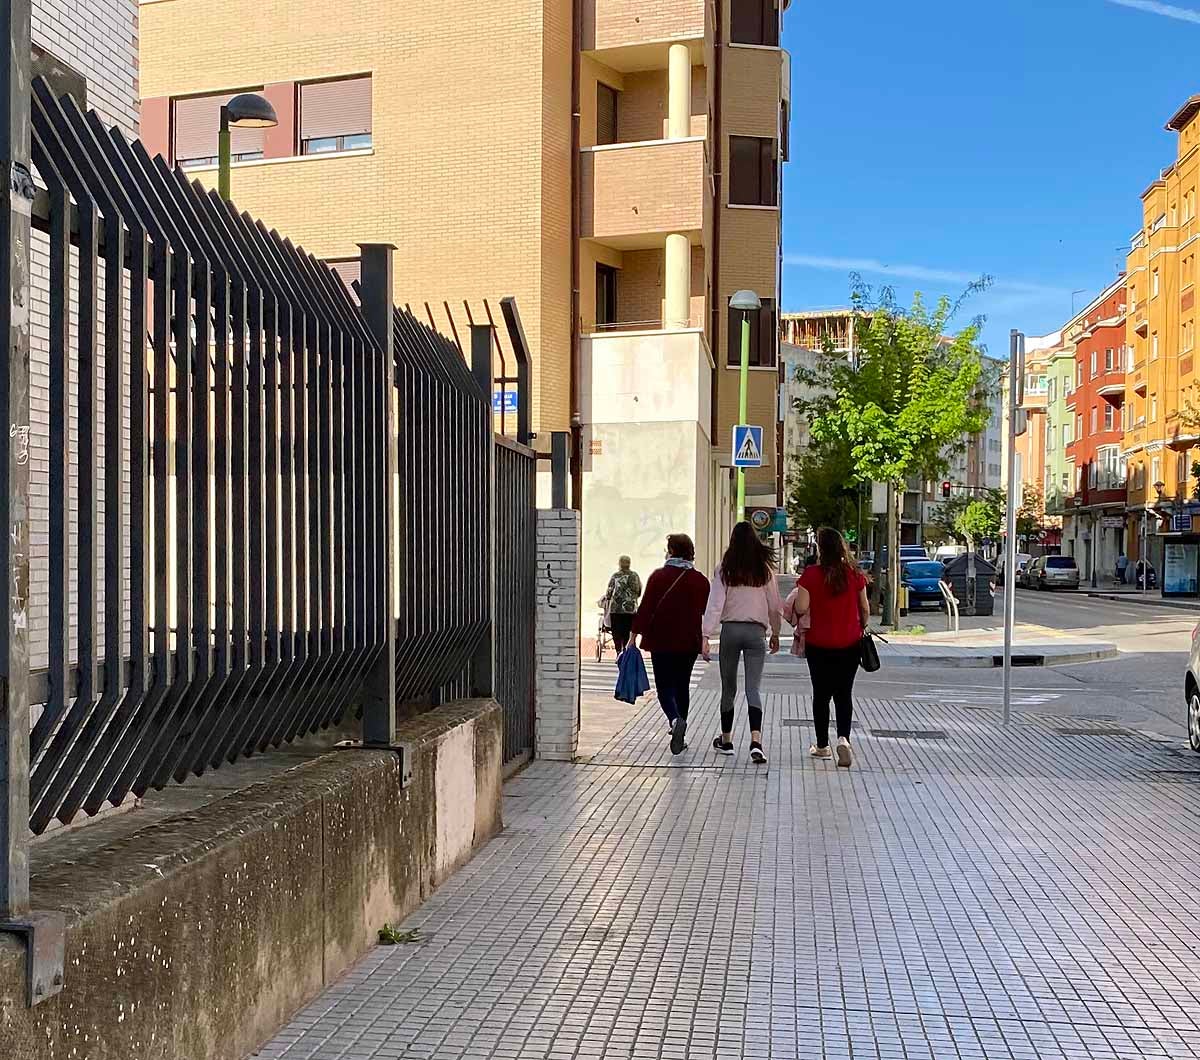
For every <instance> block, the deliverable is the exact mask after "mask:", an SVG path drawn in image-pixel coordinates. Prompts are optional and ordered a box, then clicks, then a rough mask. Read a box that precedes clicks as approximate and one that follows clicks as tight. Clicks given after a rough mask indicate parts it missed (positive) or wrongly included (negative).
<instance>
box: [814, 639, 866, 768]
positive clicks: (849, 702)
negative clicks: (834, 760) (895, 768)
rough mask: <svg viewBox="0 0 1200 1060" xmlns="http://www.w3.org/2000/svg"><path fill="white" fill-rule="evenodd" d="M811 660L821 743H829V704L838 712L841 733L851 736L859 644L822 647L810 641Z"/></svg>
mask: <svg viewBox="0 0 1200 1060" xmlns="http://www.w3.org/2000/svg"><path fill="white" fill-rule="evenodd" d="M804 655H805V657H806V658H807V659H808V676H809V678H810V679H811V680H812V690H813V726H814V727H815V728H816V731H817V746H818V747H828V746H829V703H830V701H831V700H832V701H833V705H834V709H835V710H836V711H837V734H838V736H839V737H841V736H845V737H846V738H847V739H849V738H850V726H851V724H852V722H853V721H854V700H853V695H854V677H855V675H856V674H857V673H858V660H859V655H858V645H857V644H854V645H852V646H851V647H849V648H818V647H815V646H814V645H812V644H809V645H807V646H806V647H805V649H804Z"/></svg>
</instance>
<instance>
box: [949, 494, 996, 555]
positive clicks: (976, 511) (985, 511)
mask: <svg viewBox="0 0 1200 1060" xmlns="http://www.w3.org/2000/svg"><path fill="white" fill-rule="evenodd" d="M1000 522H1001V514H1000V510H999V508H997V507H996V506H995V505H994V504H992V503H991V502H990V501H987V500H975V501H971V503H970V504H968V505H967V506H966V507H965V508H964V509H963V510H962V511H961V512H960V513H959V515H958V517H957V518H956V519H955V521H954V529H955V531H956V533H958V535H959V536H960V537H962V538H964V539H965V540H966V542H967V547H968V548H974V547H975V546H976V545H977V544H978V543H979V542H980V541H986V540H988V539H995V538H998V537H999V536H1000Z"/></svg>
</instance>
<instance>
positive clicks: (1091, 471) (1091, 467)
mask: <svg viewBox="0 0 1200 1060" xmlns="http://www.w3.org/2000/svg"><path fill="white" fill-rule="evenodd" d="M1098 471H1099V468H1098V467H1097V466H1096V461H1095V460H1093V461H1092V462H1091V463H1090V464H1088V488H1089V489H1095V488H1096V485H1097V479H1098V477H1099V476H1098V474H1097V472H1098Z"/></svg>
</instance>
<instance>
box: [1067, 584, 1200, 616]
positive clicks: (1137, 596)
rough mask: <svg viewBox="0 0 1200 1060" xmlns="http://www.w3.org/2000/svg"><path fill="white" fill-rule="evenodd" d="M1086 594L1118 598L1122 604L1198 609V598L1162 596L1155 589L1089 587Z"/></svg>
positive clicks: (1100, 597)
mask: <svg viewBox="0 0 1200 1060" xmlns="http://www.w3.org/2000/svg"><path fill="white" fill-rule="evenodd" d="M1087 595H1088V596H1089V597H1091V598H1092V599H1093V600H1118V601H1120V602H1121V603H1123V604H1148V605H1152V606H1154V607H1173V608H1175V609H1177V610H1179V611H1200V600H1194V599H1190V598H1188V597H1183V598H1182V599H1180V598H1175V597H1163V595H1162V593H1160V592H1159V591H1158V590H1157V589H1151V590H1150V592H1148V593H1142V592H1139V591H1138V590H1137V589H1132V588H1126V589H1110V590H1108V591H1107V592H1105V591H1103V590H1098V589H1091V590H1088V594H1087Z"/></svg>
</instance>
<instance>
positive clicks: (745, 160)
mask: <svg viewBox="0 0 1200 1060" xmlns="http://www.w3.org/2000/svg"><path fill="white" fill-rule="evenodd" d="M758 167H759V147H758V140H757V139H756V138H755V137H753V136H731V137H730V138H729V201H730V202H731V203H736V204H738V205H741V206H753V205H755V204H756V203H757V202H758V196H759V173H758Z"/></svg>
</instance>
